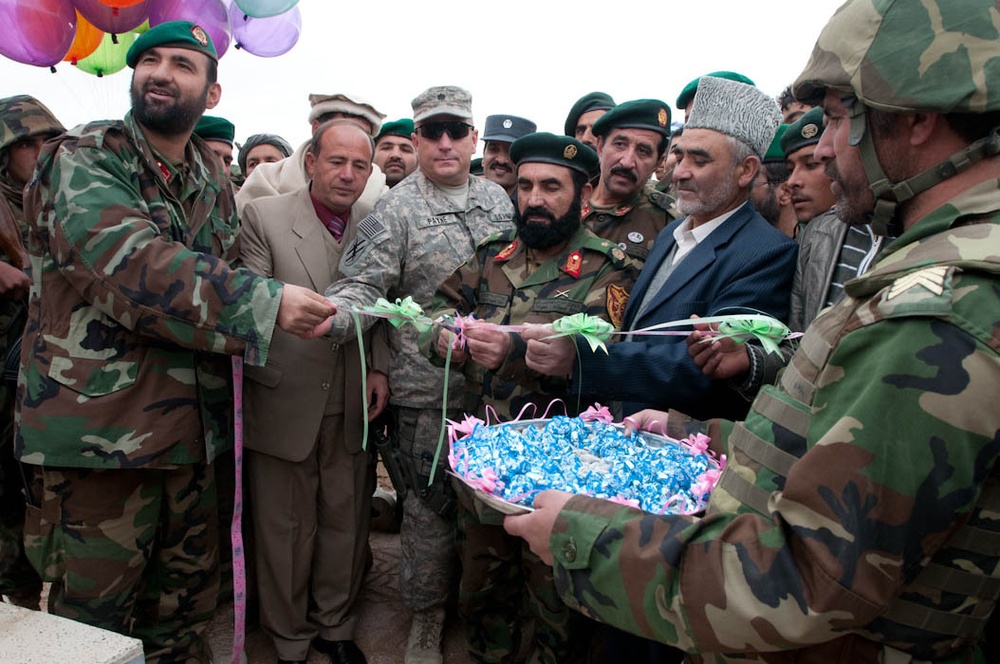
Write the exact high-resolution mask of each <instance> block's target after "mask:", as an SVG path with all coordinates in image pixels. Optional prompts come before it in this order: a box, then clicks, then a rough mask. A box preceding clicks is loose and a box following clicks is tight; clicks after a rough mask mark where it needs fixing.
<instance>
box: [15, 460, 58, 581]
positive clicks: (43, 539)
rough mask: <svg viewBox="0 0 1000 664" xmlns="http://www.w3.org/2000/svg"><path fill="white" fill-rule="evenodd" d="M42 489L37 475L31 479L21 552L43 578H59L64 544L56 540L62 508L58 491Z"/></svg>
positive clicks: (48, 579)
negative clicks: (47, 492)
mask: <svg viewBox="0 0 1000 664" xmlns="http://www.w3.org/2000/svg"><path fill="white" fill-rule="evenodd" d="M45 493H46V492H45V490H44V487H43V484H42V478H41V477H40V476H38V475H36V476H35V477H34V478H33V479H32V480H31V496H29V500H28V505H27V506H26V509H25V513H24V554H25V556H26V557H27V558H28V562H30V563H31V566H32V567H34V568H35V569H36V570H37V571H38V575H39V576H40V577H41V578H42V580H43V581H47V582H49V583H52V582H54V581H59V580H60V579H62V578H63V574H64V572H65V566H64V565H63V559H62V550H63V547H62V546H61V545H60V544H59V538H60V537H61V530H60V528H59V515H60V512H61V509H62V508H61V501H60V499H59V496H58V495H57V494H55V493H52V492H49V494H48V495H45Z"/></svg>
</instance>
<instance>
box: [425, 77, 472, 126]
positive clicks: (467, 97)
mask: <svg viewBox="0 0 1000 664" xmlns="http://www.w3.org/2000/svg"><path fill="white" fill-rule="evenodd" d="M410 104H411V106H412V107H413V122H414V124H418V123H420V122H422V121H424V120H426V119H427V118H431V117H434V116H435V115H450V116H453V117H456V118H459V119H460V120H468V121H469V122H472V95H471V94H470V93H469V91H468V90H463V89H462V88H459V87H456V86H454V85H439V86H436V87H433V88H427V89H426V90H424V91H423V92H421V93H420V94H419V95H417V96H416V97H415V98H414V99H413V101H412V102H410Z"/></svg>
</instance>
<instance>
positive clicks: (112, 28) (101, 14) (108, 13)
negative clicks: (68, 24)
mask: <svg viewBox="0 0 1000 664" xmlns="http://www.w3.org/2000/svg"><path fill="white" fill-rule="evenodd" d="M73 3H74V4H75V5H76V8H77V9H78V10H79V11H80V14H82V15H83V17H84V18H85V19H87V20H88V21H90V22H91V23H93V24H94V27H96V28H97V29H99V30H100V31H101V32H108V33H111V34H113V35H121V34H125V33H126V32H131V31H132V30H135V29H136V28H138V27H139V26H140V25H142V24H143V23H144V22H145V21H146V19H147V18H149V0H141V2H138V3H137V4H134V5H129V6H128V7H120V8H119V7H109V6H108V5H106V4H104V3H103V2H101V1H100V0H73Z"/></svg>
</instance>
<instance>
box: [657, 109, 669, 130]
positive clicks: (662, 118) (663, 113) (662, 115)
mask: <svg viewBox="0 0 1000 664" xmlns="http://www.w3.org/2000/svg"><path fill="white" fill-rule="evenodd" d="M656 121H657V122H658V123H659V125H660V126H661V127H666V126H667V109H665V108H661V109H660V112H659V113H657V114H656Z"/></svg>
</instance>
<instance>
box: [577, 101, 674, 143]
mask: <svg viewBox="0 0 1000 664" xmlns="http://www.w3.org/2000/svg"><path fill="white" fill-rule="evenodd" d="M614 127H625V128H629V129H648V130H649V131H655V132H656V133H658V134H660V135H661V136H670V107H669V106H667V105H666V103H664V102H662V101H660V100H659V99H635V100H633V101H627V102H625V103H623V104H618V105H617V106H615V107H614V108H612V109H611V110H610V111H608V112H607V113H605V114H604V115H602V116H601V117H600V118H599V119H598V120H597V122H595V123H594V128H593V129H592V130H591V131H593V132H594V136H604V135H606V134H607V133H608V132H609V131H611V129H612V128H614Z"/></svg>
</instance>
